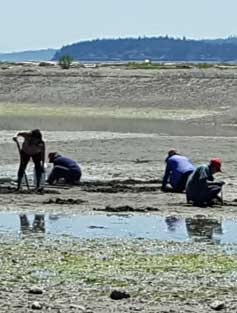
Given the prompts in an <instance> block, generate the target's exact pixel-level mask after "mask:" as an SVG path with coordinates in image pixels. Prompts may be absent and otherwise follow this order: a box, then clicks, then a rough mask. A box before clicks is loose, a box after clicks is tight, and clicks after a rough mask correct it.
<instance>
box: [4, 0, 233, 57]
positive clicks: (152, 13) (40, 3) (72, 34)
mask: <svg viewBox="0 0 237 313" xmlns="http://www.w3.org/2000/svg"><path fill="white" fill-rule="evenodd" d="M0 8H1V18H0V52H14V51H23V50H37V49H47V48H56V49H58V48H61V47H62V46H63V45H68V44H71V43H75V42H79V41H85V40H92V39H98V38H100V39H102V38H118V37H120V38H124V37H138V36H140V37H143V36H146V37H150V36H163V35H168V36H172V37H176V38H177V37H179V38H181V37H183V36H185V37H186V38H193V39H203V38H226V37H229V36H235V35H237V19H236V12H237V0H226V1H224V0H66V1H63V0H0Z"/></svg>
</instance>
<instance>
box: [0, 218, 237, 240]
mask: <svg viewBox="0 0 237 313" xmlns="http://www.w3.org/2000/svg"><path fill="white" fill-rule="evenodd" d="M6 234H9V235H14V236H15V237H17V238H22V237H24V236H32V235H34V234H37V235H40V236H41V237H44V238H47V239H50V238H60V237H61V236H64V237H68V238H83V239H95V238H118V239H126V238H130V239H135V238H143V239H158V240H160V241H175V242H184V241H200V242H201V241H211V242H213V243H216V244H229V243H231V244H236V243H237V236H236V234H237V221H236V220H228V219H226V220H224V221H222V222H220V221H218V220H215V219H207V218H194V219H190V218H188V219H183V218H177V217H173V216H169V217H166V218H164V217H160V216H157V215H146V216H145V215H73V216H69V215H48V214H46V215H41V214H36V215H26V214H21V215H19V214H9V213H1V214H0V237H1V236H2V235H6Z"/></svg>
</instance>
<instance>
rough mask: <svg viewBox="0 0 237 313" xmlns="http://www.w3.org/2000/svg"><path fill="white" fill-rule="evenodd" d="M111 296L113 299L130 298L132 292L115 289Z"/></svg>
mask: <svg viewBox="0 0 237 313" xmlns="http://www.w3.org/2000/svg"><path fill="white" fill-rule="evenodd" d="M110 298H111V299H113V300H121V299H125V298H130V294H129V293H127V292H125V291H119V290H113V291H112V292H111V294H110Z"/></svg>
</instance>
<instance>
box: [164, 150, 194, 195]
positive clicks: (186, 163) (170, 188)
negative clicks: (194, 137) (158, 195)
mask: <svg viewBox="0 0 237 313" xmlns="http://www.w3.org/2000/svg"><path fill="white" fill-rule="evenodd" d="M165 161H166V169H165V174H164V177H163V180H162V187H161V190H162V191H164V192H183V191H184V190H185V186H186V182H187V179H188V177H189V175H190V174H192V172H193V171H194V169H195V168H194V166H193V164H192V163H191V161H190V160H189V159H188V158H187V157H185V156H183V155H180V154H179V153H178V152H177V151H176V150H175V149H171V150H170V151H169V152H168V157H167V158H166V160H165ZM168 184H169V185H168Z"/></svg>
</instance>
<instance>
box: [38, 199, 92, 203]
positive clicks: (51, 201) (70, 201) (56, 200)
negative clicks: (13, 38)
mask: <svg viewBox="0 0 237 313" xmlns="http://www.w3.org/2000/svg"><path fill="white" fill-rule="evenodd" d="M85 202H88V201H85V200H82V199H72V198H69V199H63V198H56V199H51V198H50V199H49V200H47V201H44V202H43V204H82V203H85Z"/></svg>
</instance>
